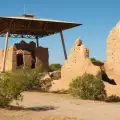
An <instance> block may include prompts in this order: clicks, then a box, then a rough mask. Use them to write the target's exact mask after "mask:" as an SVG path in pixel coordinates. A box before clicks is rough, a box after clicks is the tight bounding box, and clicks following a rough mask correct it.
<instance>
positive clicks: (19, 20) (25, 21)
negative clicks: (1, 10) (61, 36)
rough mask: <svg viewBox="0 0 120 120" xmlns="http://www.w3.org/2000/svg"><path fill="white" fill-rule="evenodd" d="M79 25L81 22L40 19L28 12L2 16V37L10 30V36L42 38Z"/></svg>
mask: <svg viewBox="0 0 120 120" xmlns="http://www.w3.org/2000/svg"><path fill="white" fill-rule="evenodd" d="M79 25H81V24H80V23H74V22H66V21H59V20H48V19H38V18H35V17H34V16H33V15H26V14H24V15H22V16H21V17H0V37H4V36H5V33H6V31H7V30H9V37H15V38H16V37H17V38H35V37H36V36H37V37H38V38H40V37H44V36H48V35H52V34H55V33H58V32H61V31H63V30H66V29H69V28H73V27H76V26H79Z"/></svg>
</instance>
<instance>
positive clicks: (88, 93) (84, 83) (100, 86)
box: [69, 74, 106, 100]
mask: <svg viewBox="0 0 120 120" xmlns="http://www.w3.org/2000/svg"><path fill="white" fill-rule="evenodd" d="M104 88H105V86H104V83H103V81H102V79H101V77H95V76H93V75H90V74H84V75H83V76H81V77H77V78H76V79H73V81H72V82H71V83H70V85H69V93H70V94H71V95H72V96H74V97H79V98H82V99H90V100H104V99H105V98H106V91H105V89H104Z"/></svg>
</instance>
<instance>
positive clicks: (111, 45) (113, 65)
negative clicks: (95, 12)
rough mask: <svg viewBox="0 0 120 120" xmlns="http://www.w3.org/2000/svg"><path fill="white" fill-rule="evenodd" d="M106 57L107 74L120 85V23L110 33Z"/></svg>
mask: <svg viewBox="0 0 120 120" xmlns="http://www.w3.org/2000/svg"><path fill="white" fill-rule="evenodd" d="M106 56H107V57H106V61H105V65H104V67H105V71H106V74H107V75H108V76H109V78H111V79H114V80H115V82H116V83H117V84H120V22H118V24H117V25H116V26H115V27H114V28H113V29H112V30H111V31H110V34H109V36H108V39H107V54H106Z"/></svg>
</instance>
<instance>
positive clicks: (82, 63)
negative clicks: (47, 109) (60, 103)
mask: <svg viewBox="0 0 120 120" xmlns="http://www.w3.org/2000/svg"><path fill="white" fill-rule="evenodd" d="M84 73H89V74H93V75H95V76H97V75H99V74H101V69H100V67H98V66H95V65H93V63H92V62H91V60H90V59H89V50H88V49H87V48H86V46H85V45H83V44H82V41H81V40H80V39H77V40H76V42H75V44H74V46H73V48H72V49H71V53H70V55H69V57H68V59H67V60H66V61H65V64H64V65H63V66H62V68H61V79H60V80H58V81H53V86H52V88H51V91H55V90H57V91H58V90H61V89H64V90H67V89H68V88H69V83H70V82H71V80H72V79H74V78H76V77H78V76H82V75H83V74H84Z"/></svg>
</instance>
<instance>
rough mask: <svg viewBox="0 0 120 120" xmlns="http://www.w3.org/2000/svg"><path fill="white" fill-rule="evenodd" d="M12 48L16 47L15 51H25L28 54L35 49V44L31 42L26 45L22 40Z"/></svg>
mask: <svg viewBox="0 0 120 120" xmlns="http://www.w3.org/2000/svg"><path fill="white" fill-rule="evenodd" d="M14 46H15V47H16V49H17V50H26V51H29V52H32V51H34V50H35V48H36V44H35V42H32V41H31V42H30V43H26V42H25V41H23V40H22V41H21V42H20V43H15V44H14Z"/></svg>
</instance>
